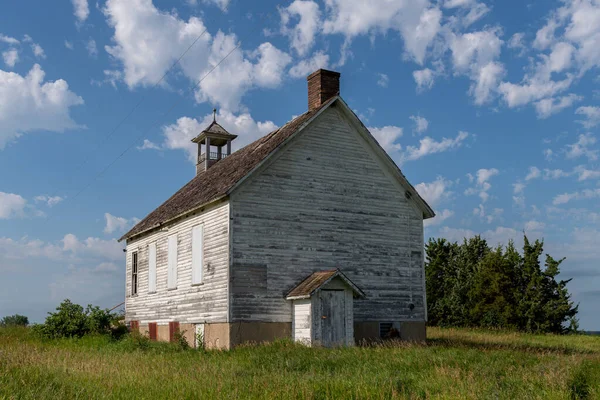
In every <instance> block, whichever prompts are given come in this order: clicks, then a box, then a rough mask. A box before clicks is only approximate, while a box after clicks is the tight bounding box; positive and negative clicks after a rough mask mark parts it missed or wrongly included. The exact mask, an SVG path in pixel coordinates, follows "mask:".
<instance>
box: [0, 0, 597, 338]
mask: <svg viewBox="0 0 600 400" xmlns="http://www.w3.org/2000/svg"><path fill="white" fill-rule="evenodd" d="M194 41H195V44H194V45H193V46H192V47H191V48H190V45H192V43H194ZM188 48H189V51H187V53H186V54H185V55H184V56H183V58H182V59H181V61H180V62H179V63H178V64H177V65H176V66H175V67H173V68H171V66H172V65H173V64H174V63H175V62H176V61H177V59H178V58H179V57H180V56H181V55H182V54H183V53H184V52H185V51H186V49H188ZM598 48H600V1H598V0H569V1H533V0H530V1H525V2H522V1H503V2H484V1H478V0H439V1H435V0H416V1H414V0H410V1H409V0H372V1H370V2H362V1H358V0H344V1H343V0H325V1H316V2H313V1H301V0H296V1H293V2H290V1H287V2H285V1H281V2H276V1H262V2H260V3H259V4H257V2H242V1H240V0H204V1H202V0H173V1H164V0H161V1H159V0H154V1H151V0H106V1H105V0H100V1H98V2H88V1H87V0H73V1H72V2H71V1H67V0H64V1H61V2H51V4H50V2H43V1H33V0H23V1H19V2H8V3H6V4H3V6H2V12H1V13H0V53H1V54H2V58H1V59H0V171H1V172H0V274H1V276H2V279H0V316H1V315H7V314H12V313H22V314H26V315H28V316H30V318H31V319H32V320H35V321H40V320H42V319H43V317H44V315H45V313H46V312H47V311H51V310H52V309H53V308H54V307H55V306H56V305H57V304H58V303H59V302H60V301H61V300H62V299H64V298H70V299H72V300H73V301H76V302H80V303H82V304H87V303H94V304H98V305H100V306H103V307H110V306H113V305H116V304H118V303H119V302H121V301H122V300H123V297H124V257H123V252H122V248H123V244H120V243H117V242H116V240H115V239H116V238H118V237H120V236H121V235H122V234H123V233H124V231H125V230H126V229H127V228H128V227H130V226H132V224H134V223H135V221H136V220H137V219H139V218H143V217H144V216H145V215H146V214H147V213H148V212H150V211H152V210H153V209H154V208H155V207H156V206H158V205H159V204H160V203H161V202H162V201H164V200H165V199H166V198H168V197H169V196H170V195H171V194H172V193H174V192H175V191H176V190H177V189H178V188H179V187H181V186H182V185H183V184H185V183H186V182H187V181H188V180H189V179H191V178H192V177H193V176H194V172H195V168H194V164H193V162H191V156H192V155H193V152H194V148H193V146H191V145H190V143H189V139H190V138H191V137H193V136H195V135H196V134H197V133H198V132H199V131H200V130H201V129H202V128H204V127H205V126H206V125H207V124H208V122H209V121H210V119H211V114H212V109H213V107H217V108H218V110H219V111H218V120H219V122H221V123H222V125H224V126H225V127H226V128H227V129H228V130H229V131H230V132H232V133H235V134H237V135H239V137H238V139H237V140H236V141H235V142H234V148H239V147H240V146H243V145H245V144H247V143H249V142H251V141H252V140H254V139H256V138H258V137H260V136H262V135H264V134H266V133H268V132H269V131H271V130H272V129H274V128H275V127H277V126H280V125H282V124H284V123H285V122H286V121H288V120H289V119H290V118H291V117H292V116H295V115H299V114H301V113H302V112H304V111H305V110H306V108H307V105H306V103H307V99H306V80H305V77H306V76H307V75H308V74H309V73H311V72H313V71H314V70H316V69H317V68H319V67H326V68H330V69H335V70H337V71H340V72H341V74H342V78H341V79H342V88H341V94H342V96H343V97H344V99H345V100H346V101H347V102H348V104H349V105H350V106H351V107H352V108H353V109H354V110H355V111H356V113H357V114H358V115H359V116H360V117H361V118H362V120H363V122H364V123H365V125H367V126H368V127H369V129H370V130H371V132H372V133H373V134H374V136H375V137H376V138H377V139H378V140H379V142H380V143H381V144H382V145H383V146H384V147H385V148H386V150H387V151H388V153H389V154H390V155H391V156H392V158H393V159H394V160H395V161H396V162H397V163H398V165H400V167H401V169H402V171H403V172H404V174H405V175H406V176H407V177H408V178H409V180H410V181H411V182H412V183H413V185H416V187H417V189H418V190H419V192H420V193H421V194H422V195H423V196H424V197H425V198H426V200H427V201H428V202H429V203H430V204H431V205H432V206H433V207H434V209H435V210H436V212H437V215H438V216H437V217H436V218H435V219H434V220H431V221H428V223H427V226H426V236H427V237H432V236H433V237H446V238H448V239H451V240H461V239H462V238H463V237H465V236H466V237H469V236H472V235H475V234H482V235H483V236H484V237H486V238H487V239H488V240H490V242H491V243H492V244H496V243H506V242H507V241H508V240H509V239H515V241H516V243H517V244H518V245H520V244H521V243H522V233H523V231H525V232H527V234H528V236H529V237H530V238H544V240H545V243H546V251H547V252H549V253H550V254H551V255H553V256H554V257H557V258H559V257H567V259H566V261H565V262H564V264H563V265H562V271H563V272H562V276H563V277H564V278H573V281H572V282H571V283H570V284H569V285H570V286H569V287H570V289H571V291H572V293H573V294H574V298H575V300H576V301H577V302H579V303H580V319H581V327H582V328H584V329H595V330H600V319H599V318H598V317H597V315H598V311H597V310H598V307H599V306H600V289H599V288H600V269H599V268H598V261H597V260H598V259H599V257H600V250H598V243H600V228H599V224H600V206H599V204H600V163H599V161H598V157H599V155H600V154H599V150H600V144H599V143H598V127H599V126H600V105H599V104H598V103H599V98H600V90H599V89H600V81H599V78H598V67H600V52H598V51H597V49H598ZM226 56H227V57H226ZM225 57H226V58H225ZM223 59H224V60H223ZM221 60H223V61H222V62H221V63H220V64H219V65H218V67H217V68H216V69H214V71H213V72H211V73H210V74H208V75H207V73H208V72H209V71H210V70H211V69H212V68H213V67H214V66H215V65H217V64H218V63H219V62H220V61H221ZM165 74H166V76H165V77H164V79H162V80H161V78H162V77H163V75H165ZM205 76H206V78H204V79H203V80H202V82H201V83H200V84H199V85H196V83H197V82H198V80H200V79H201V78H203V77H205ZM136 105H137V107H136ZM134 107H135V109H134ZM131 110H133V112H132V113H131V114H130V112H131ZM123 120H124V122H123V123H120V122H121V121H123ZM117 126H118V129H115V128H116V127H117Z"/></svg>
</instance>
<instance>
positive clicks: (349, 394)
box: [0, 328, 600, 399]
mask: <svg viewBox="0 0 600 400" xmlns="http://www.w3.org/2000/svg"><path fill="white" fill-rule="evenodd" d="M0 398H2V399H4V398H5V399H12V398H15V399H49V398H52V399H56V398H59V399H60V398H65V399H77V398H84V399H88V398H92V399H102V398H127V399H131V398H136V399H137V398H148V399H151V398H152V399H160V398H177V399H180V398H202V399H213V398H227V399H238V398H239V399H248V398H249V399H267V398H277V399H395V398H414V399H419V398H444V399H460V398H468V399H488V398H489V399H536V398H539V399H570V398H573V399H577V398H579V399H586V398H587V399H597V398H600V337H592V336H554V335H525V334H518V333H511V332H501V331H498V332H494V331H483V330H465V329H437V328H429V330H428V342H427V343H426V344H410V343H387V344H383V345H378V346H374V347H354V348H341V349H322V348H305V347H302V346H299V345H295V344H293V343H291V342H289V341H282V342H277V343H273V344H269V345H262V346H244V347H239V348H237V349H235V350H233V351H196V350H182V349H181V347H179V346H176V345H170V344H167V343H154V342H152V343H146V342H143V343H141V342H140V341H139V340H135V339H133V338H127V339H125V340H121V341H112V340H110V339H109V338H106V337H100V336H99V337H84V338H82V339H72V340H67V339H63V340H53V341H42V340H39V339H37V338H35V337H32V336H31V335H30V334H29V333H28V331H27V330H24V329H3V330H0Z"/></svg>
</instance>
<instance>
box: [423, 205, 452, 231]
mask: <svg viewBox="0 0 600 400" xmlns="http://www.w3.org/2000/svg"><path fill="white" fill-rule="evenodd" d="M453 216H454V211H452V210H448V209H447V208H446V209H443V210H442V211H440V212H438V213H436V214H435V217H433V218H429V219H426V220H424V221H423V226H424V227H425V228H428V227H430V226H436V225H441V224H442V223H444V221H446V220H447V219H448V218H451V217H453Z"/></svg>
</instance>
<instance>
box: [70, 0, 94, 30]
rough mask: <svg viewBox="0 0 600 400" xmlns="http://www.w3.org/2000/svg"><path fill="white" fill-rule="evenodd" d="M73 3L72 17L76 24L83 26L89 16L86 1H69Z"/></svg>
mask: <svg viewBox="0 0 600 400" xmlns="http://www.w3.org/2000/svg"><path fill="white" fill-rule="evenodd" d="M71 2H72V3H73V15H75V18H77V23H78V24H83V23H84V22H85V20H86V19H87V18H88V16H89V15H90V7H89V5H88V0H71Z"/></svg>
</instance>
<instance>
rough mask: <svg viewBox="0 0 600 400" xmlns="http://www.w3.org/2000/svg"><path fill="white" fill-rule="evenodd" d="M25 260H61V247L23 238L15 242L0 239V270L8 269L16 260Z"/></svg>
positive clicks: (5, 238) (6, 238) (3, 238)
mask: <svg viewBox="0 0 600 400" xmlns="http://www.w3.org/2000/svg"><path fill="white" fill-rule="evenodd" d="M26 258H47V259H50V260H63V259H64V253H63V250H62V248H61V246H58V245H54V244H50V243H46V242H43V241H41V240H37V239H30V238H28V237H23V238H21V239H18V240H15V239H12V238H8V237H0V270H2V269H3V267H9V268H10V264H12V263H15V262H16V261H17V260H23V259H26Z"/></svg>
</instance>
